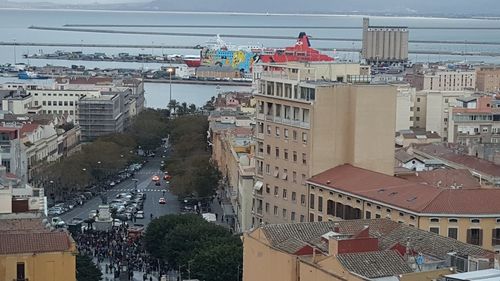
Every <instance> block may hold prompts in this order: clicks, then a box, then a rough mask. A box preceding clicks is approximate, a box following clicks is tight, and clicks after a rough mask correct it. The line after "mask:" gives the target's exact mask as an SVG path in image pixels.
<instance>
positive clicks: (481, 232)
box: [479, 229, 483, 246]
mask: <svg viewBox="0 0 500 281" xmlns="http://www.w3.org/2000/svg"><path fill="white" fill-rule="evenodd" d="M482 245H483V230H482V229H479V246H482Z"/></svg>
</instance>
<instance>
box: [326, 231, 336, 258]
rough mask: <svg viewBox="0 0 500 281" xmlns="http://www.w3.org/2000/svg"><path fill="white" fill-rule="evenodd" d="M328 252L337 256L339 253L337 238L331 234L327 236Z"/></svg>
mask: <svg viewBox="0 0 500 281" xmlns="http://www.w3.org/2000/svg"><path fill="white" fill-rule="evenodd" d="M328 254H329V255H330V256H337V255H338V254H339V240H337V239H336V238H335V236H333V235H330V236H329V237H328Z"/></svg>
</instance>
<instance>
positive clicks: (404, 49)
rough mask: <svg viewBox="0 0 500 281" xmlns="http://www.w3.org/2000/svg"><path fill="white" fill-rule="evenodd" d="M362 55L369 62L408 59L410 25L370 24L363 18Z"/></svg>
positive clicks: (402, 60) (404, 60)
mask: <svg viewBox="0 0 500 281" xmlns="http://www.w3.org/2000/svg"><path fill="white" fill-rule="evenodd" d="M361 56H362V57H363V59H365V60H366V61H367V62H368V63H379V62H406V61H408V27H406V26H370V20H369V19H368V18H363V47H362V50H361Z"/></svg>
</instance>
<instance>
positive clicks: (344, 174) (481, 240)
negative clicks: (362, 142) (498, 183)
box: [307, 164, 500, 251]
mask: <svg viewBox="0 0 500 281" xmlns="http://www.w3.org/2000/svg"><path fill="white" fill-rule="evenodd" d="M464 172H466V173H469V172H467V171H462V172H457V171H454V172H451V173H450V172H447V171H446V170H442V169H439V170H436V171H427V172H419V173H418V174H416V176H413V177H409V178H407V179H403V178H398V177H394V176H389V175H384V174H382V173H377V172H374V171H369V170H366V169H362V168H358V167H355V166H352V165H348V164H346V165H340V166H337V167H334V168H332V169H329V170H327V171H325V172H323V173H319V174H317V175H315V176H314V177H312V178H311V179H309V180H308V181H307V183H308V188H309V198H308V208H309V216H310V218H309V221H327V220H335V219H370V218H388V219H391V220H393V221H395V222H398V223H402V224H405V225H408V226H411V227H414V228H419V229H422V230H425V231H430V232H434V233H436V234H439V235H442V236H446V237H450V238H453V239H457V240H459V241H461V242H464V243H469V244H473V245H477V246H481V247H483V248H485V249H489V250H494V251H500V219H499V218H500V207H499V206H500V205H499V204H498V201H499V200H500V190H499V189H491V188H481V187H478V186H479V184H478V183H477V182H475V181H474V180H471V178H472V174H469V175H468V176H465V175H462V176H460V174H462V173H464ZM422 173H423V174H426V173H427V174H429V175H427V176H418V175H420V174H422ZM471 182H475V183H476V184H475V185H473V184H471Z"/></svg>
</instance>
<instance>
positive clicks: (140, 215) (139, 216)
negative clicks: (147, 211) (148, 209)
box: [135, 211, 144, 219]
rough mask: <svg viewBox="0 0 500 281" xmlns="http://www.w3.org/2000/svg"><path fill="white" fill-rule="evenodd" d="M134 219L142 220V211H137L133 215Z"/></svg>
mask: <svg viewBox="0 0 500 281" xmlns="http://www.w3.org/2000/svg"><path fill="white" fill-rule="evenodd" d="M135 217H136V218H138V219H143V218H144V211H137V213H136V214H135Z"/></svg>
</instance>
